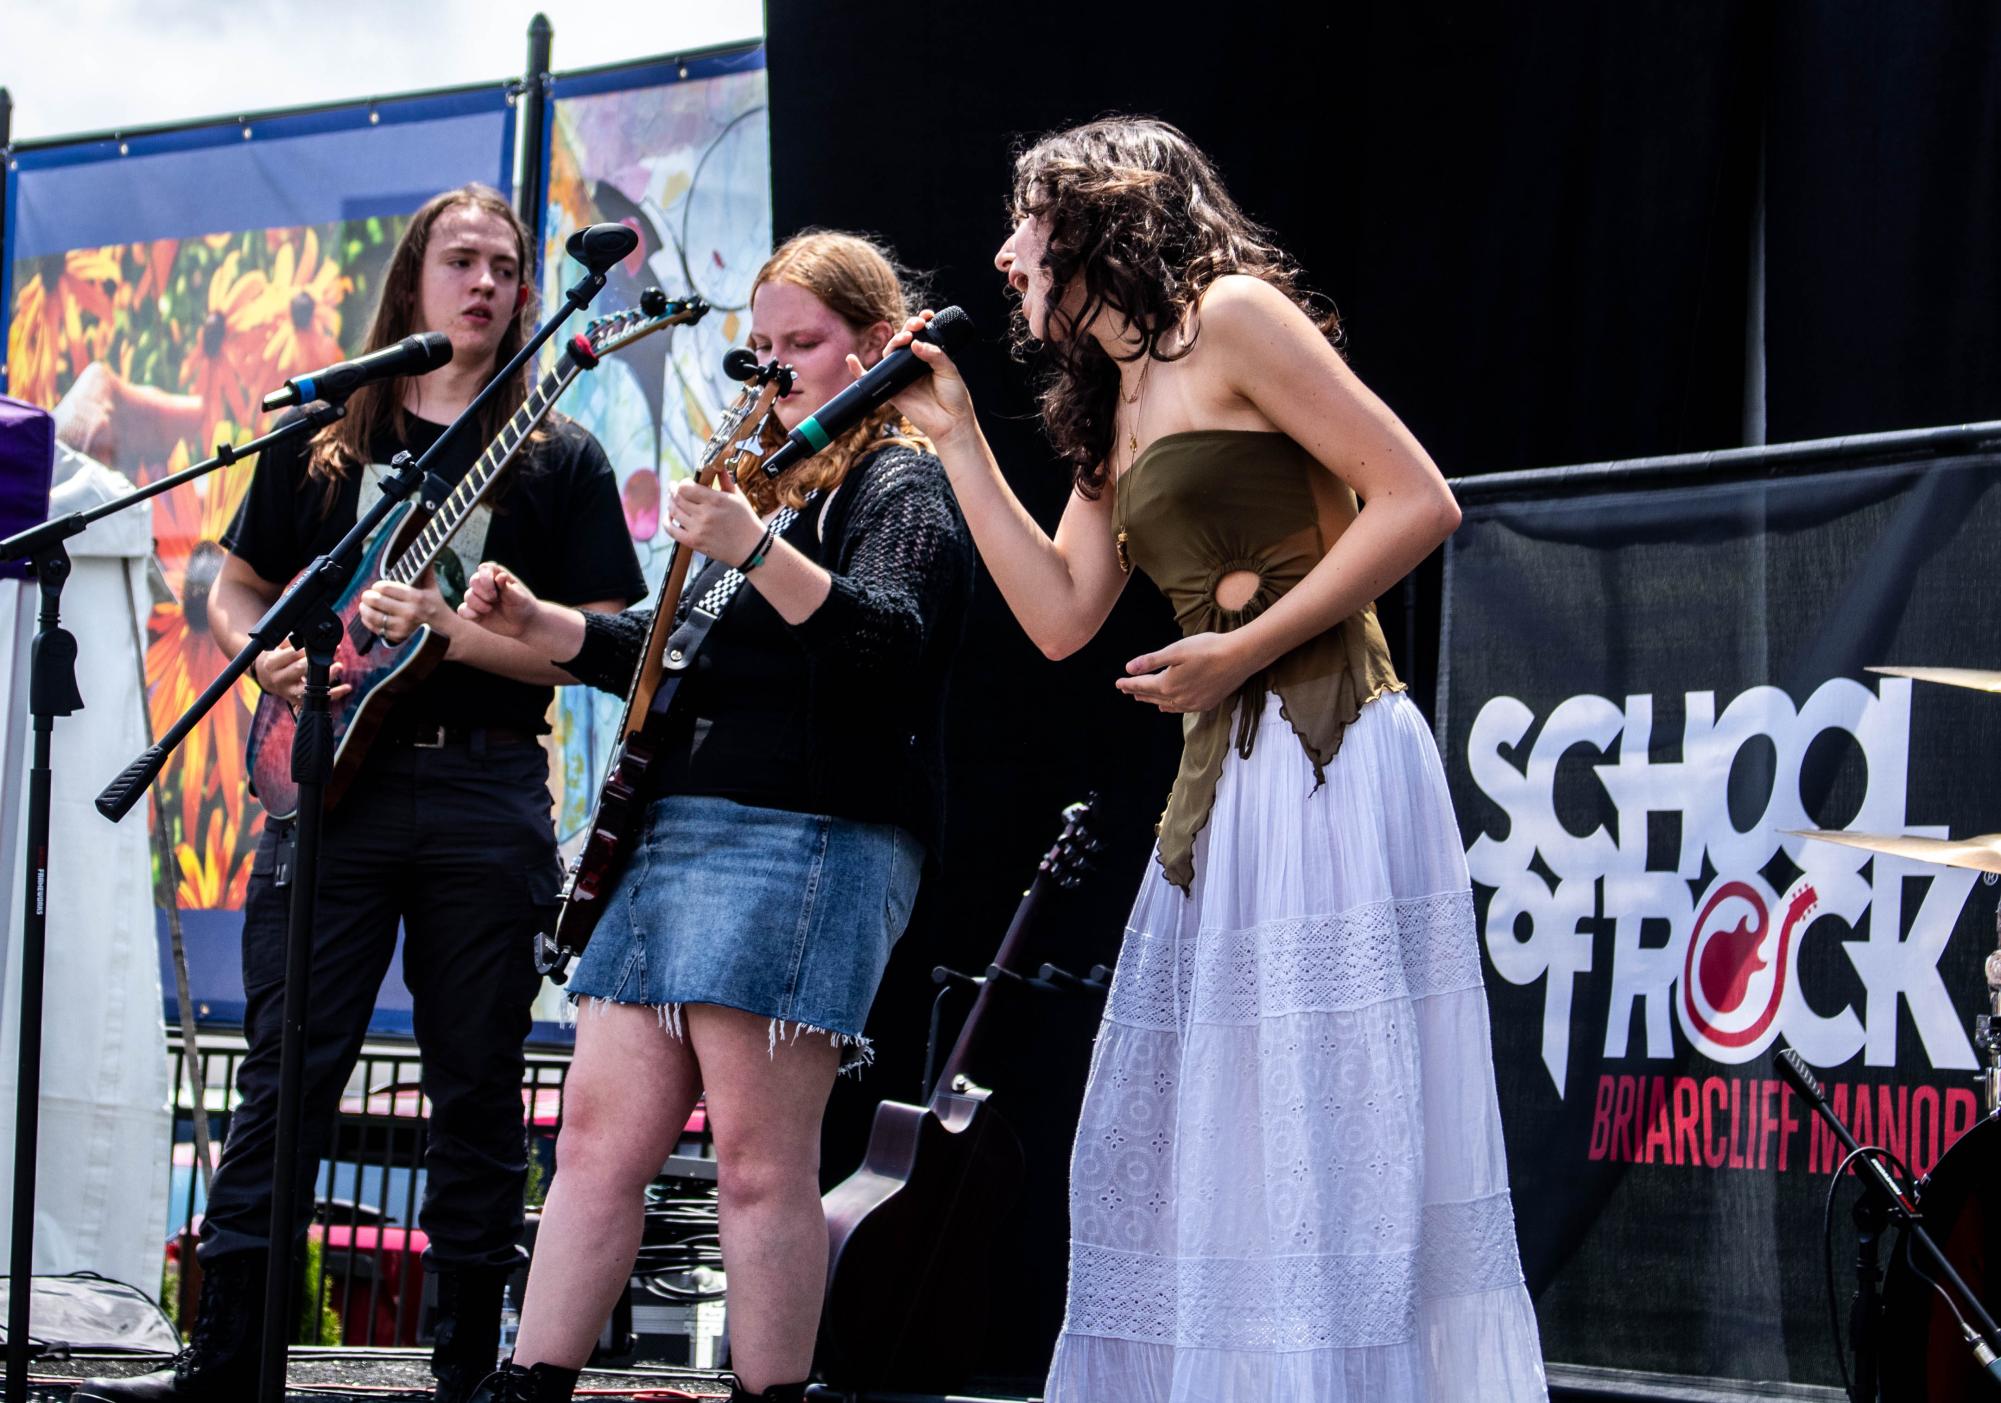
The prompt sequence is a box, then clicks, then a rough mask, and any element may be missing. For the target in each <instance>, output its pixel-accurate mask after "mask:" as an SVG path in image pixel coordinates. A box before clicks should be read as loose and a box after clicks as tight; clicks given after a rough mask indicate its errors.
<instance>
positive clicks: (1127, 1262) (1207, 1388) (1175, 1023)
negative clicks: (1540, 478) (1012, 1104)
mask: <svg viewBox="0 0 2001 1403" xmlns="http://www.w3.org/2000/svg"><path fill="white" fill-rule="evenodd" d="M1014 213H1015V221H1016V222H1015V227H1014V231H1013V233H1012V234H1011V235H1010V236H1009V237H1008V239H1007V241H1006V243H1005V244H1003V246H1002V247H1001V250H1000V252H999V254H998V255H997V257H996V259H995V262H996V264H997V266H998V267H999V268H1000V270H1001V271H1002V272H1003V273H1004V274H1005V275H1006V276H1007V279H1008V284H1009V286H1010V288H1011V289H1012V290H1013V292H1014V293H1015V294H1016V295H1017V296H1018V297H1019V298H1020V308H1019V318H1018V320H1017V334H1018V338H1019V339H1020V340H1021V342H1022V343H1023V344H1025V345H1027V346H1029V347H1033V348H1036V349H1039V350H1041V351H1043V352H1044V353H1045V354H1046V356H1047V358H1048V360H1049V362H1050V364H1051V367H1052V368H1051V372H1050V376H1049V379H1048V382H1047V384H1046V387H1045V389H1044V391H1043V394H1042V410H1043V421H1044V424H1045V425H1046V427H1047V430H1048V433H1049V437H1050V439H1051V440H1052V441H1053V443H1054V444H1055V447H1056V450H1057V453H1058V454H1059V455H1060V456H1061V458H1062V459H1063V460H1064V462H1065V463H1066V464H1067V465H1068V466H1069V468H1070V471H1071V474H1072V477H1073V483H1074V490H1073V492H1072V494H1071V498H1070V501H1069V504H1068V506H1067V507H1066V508H1065V510H1064V513H1063V517H1062V520H1061V521H1060V522H1059V524H1058V525H1057V528H1056V532H1055V534H1054V536H1053V537H1051V536H1050V535H1048V534H1045V533H1044V531H1043V530H1042V528H1041V527H1040V526H1039V525H1037V523H1036V522H1035V521H1034V520H1033V519H1032V518H1030V517H1029V515H1028V514H1027V512H1026V511H1024V510H1023V509H1022V507H1021V505H1020V504H1019V502H1017V501H1016V499H1015V497H1014V495H1013V494H1012V492H1011V491H1010V490H1009V488H1008V486H1007V484H1006V482H1005V480H1004V479H1003V478H1002V476H1001V474H1000V471H999V469H998V467H997V466H996V465H995V463H994V459H993V455H992V453H991V451H990V450H989V449H988V447H987V445H986V442H985V440H984V438H983V436H982V435H981V433H980V429H979V425H978V422H977V420H976V419H975V417H974V414H973V407H972V403H971V399H970V397H969V396H968V394H967V392H966V387H965V384H964V382H963V381H962V380H961V379H959V377H958V376H957V374H956V373H955V372H954V371H953V369H952V367H951V363H950V360H949V358H948V357H946V356H945V355H944V354H943V353H942V352H940V351H939V350H937V349H936V348H933V347H930V346H927V345H923V344H921V343H920V344H918V346H917V348H916V353H917V354H918V355H919V356H920V357H921V358H923V359H924V360H926V361H927V362H929V363H930V364H931V365H932V367H933V370H934V372H935V373H934V374H933V375H932V376H930V377H929V378H928V379H924V380H920V381H917V382H916V383H915V384H913V385H912V386H911V387H910V388H909V389H908V390H906V391H904V392H902V393H901V394H899V395H898V397H897V400H896V403H897V405H898V407H899V408H900V409H902V410H903V412H904V413H905V414H907V415H908V416H909V418H910V419H911V421H912V422H913V423H915V424H916V425H917V426H918V427H919V428H920V429H922V430H923V431H924V432H925V433H927V434H929V435H930V436H931V438H932V440H933V442H934V443H936V444H937V448H938V455H939V457H940V459H941V460H942V461H943V462H944V464H945V467H946V470H947V472H948V473H949V474H950V477H951V481H952V486H953V489H954V491H955V493H956V494H957V496H958V500H959V504H960V507H961V508H962V510H963V511H964V512H965V514H966V519H967V523H968V525H969V526H970V527H971V528H972V533H973V539H974V542H975V544H976V545H977V546H978V547H979V550H980V553H981V556H982V557H983V559H984V560H985V562H986V565H987V567H988V569H989V570H990V571H991V572H992V574H993V577H994V581H995V583H996V584H997V585H998V586H999V587H1000V590H1001V593H1002V594H1003V595H1004V596H1005V597H1006V599H1007V601H1008V604H1009V606H1010V607H1011V608H1012V609H1013V610H1014V614H1015V617H1016V618H1017V619H1018V620H1020V622H1021V624H1022V626H1023V627H1024V628H1025V629H1026V630H1027V631H1028V634H1029V636H1030V637H1031V638H1033V639H1034V640H1035V642H1036V643H1037V644H1039V645H1040V646H1041V647H1042V649H1043V650H1044V651H1045V652H1046V653H1047V654H1049V655H1050V656H1051V657H1063V656H1065V655H1066V654H1068V653H1071V652H1074V651H1075V650H1076V649H1077V648H1079V647H1080V646H1082V645H1083V644H1084V643H1085V642H1086V641H1087V640H1088V639H1090V637H1091V636H1092V635H1093V634H1094V633H1096V632H1097V630H1098V628H1099V627H1100V626H1101V625H1102V624H1103V622H1104V620H1105V617H1106V615H1107V614H1108V613H1109V612H1110V610H1111V608H1112V605H1113V602H1114V601H1115V600H1116V599H1117V598H1118V596H1119V593H1120V591H1121V590H1122V589H1123V588H1124V587H1125V583H1126V580H1127V578H1128V575H1129V573H1130V572H1131V571H1132V570H1133V569H1134V568H1137V569H1139V570H1142V571H1144V572H1145V573H1146V574H1147V575H1148V576H1149V577H1150V578H1151V579H1152V580H1153V581H1154V583H1155V584H1156V585H1157V586H1158V587H1159V588H1160V589H1161V590H1162V591H1163V592H1164V593H1165V594H1166V595H1167V597H1168V599H1169V600H1170V602H1171V603H1172V604H1173V605H1174V609H1175V613H1176V615H1177V618H1178V620H1179V622H1180V625H1181V632H1182V636H1181V638H1179V639H1178V640H1175V641H1173V642H1170V643H1167V644H1165V645H1163V646H1162V647H1160V648H1157V649H1155V650H1154V651H1152V652H1150V653H1148V654H1146V655H1144V656H1142V657H1138V658H1135V659H1133V660H1132V661H1131V662H1130V663H1129V664H1128V665H1127V674H1128V675H1127V676H1125V677H1122V678H1120V679H1118V681H1117V684H1116V685H1117V686H1118V688H1119V689H1120V690H1121V691H1123V692H1124V693H1125V694H1126V695H1128V696H1130V697H1132V698H1133V699H1134V700H1135V701H1137V702H1140V703H1142V704H1145V705H1150V706H1155V707H1158V708H1160V709H1161V710H1163V711H1169V712H1176V713H1179V714H1181V715H1183V716H1184V718H1185V722H1186V725H1185V744H1184V749H1183V754H1182V760H1181V766H1180V770H1179V773H1178V774H1177V776H1176V778H1175V783H1174V789H1173V792H1172V794H1171V796H1170V797H1169V799H1168V802H1167V809H1166V812H1165V814H1164V815H1163V816H1162V819H1161V825H1160V834H1159V844H1158V847H1157V850H1156V859H1157V863H1158V870H1157V871H1154V872H1151V873H1149V874H1148V876H1147V877H1146V878H1145V879H1144V880H1143V882H1142V884H1141V889H1140V892H1139V897H1138V900H1137V901H1136V902H1135V904H1134V907H1133V913H1132V919H1131V922H1130V923H1129V925H1128V926H1127V928H1126V937H1125V943H1124V946H1123V949H1122V950H1121V952H1120V955H1119V960H1118V969H1117V974H1116V976H1115V978H1114V980H1113V984H1112V990H1111V996H1110V999H1109V1002H1108V1005H1107V1008H1106V1013H1105V1020H1104V1024H1103V1027H1102V1029H1101V1031H1100V1033H1099V1037H1098V1043H1097V1049H1096V1051H1095V1053H1094V1055H1093V1057H1092V1062H1091V1075H1090V1082H1089V1086H1088V1088H1087V1090H1086V1093H1085V1101H1084V1108H1083V1113H1082V1121H1081V1123H1080V1125H1079V1127H1078V1133H1077V1140H1076V1149H1075V1156H1074V1159H1073V1161H1072V1167H1071V1189H1070V1210H1071V1254H1070V1284H1069V1302H1068V1310H1067V1314H1066V1319H1065V1322H1064V1329H1063V1333H1062V1336H1061V1337H1060V1339H1059V1340H1058V1343H1057V1347H1056V1354H1055V1358H1054V1360H1053V1362H1052V1365H1051V1370H1050V1377H1049V1383H1048V1389H1047V1392H1046V1397H1047V1398H1048V1400H1049V1403H1198V1400H1199V1401H1200V1403H1208V1401H1209V1400H1214V1399H1252V1398H1255V1399H1258V1400H1260V1403H1308V1401H1309V1400H1312V1403H1328V1400H1350V1403H1362V1400H1368V1403H1384V1401H1385V1400H1388V1401H1389V1403H1418V1400H1448V1399H1449V1400H1475V1399H1478V1400H1482V1403H1485V1401H1486V1400H1504V1401H1512V1400H1523V1399H1540V1398H1543V1397H1544V1396H1545V1393H1546V1389H1545V1385H1544V1382H1543V1372H1542V1365H1541V1359H1540V1353H1539V1347H1538V1343H1537V1333H1536V1325H1535V1317H1534V1314H1533V1311H1532V1309H1531V1307H1530V1303H1529V1298H1528V1293H1527V1291H1526V1289H1525V1288H1524V1286H1523V1283H1522V1274H1521V1267H1520V1264H1519V1260H1518V1257H1517V1253H1516V1247H1515V1234H1514V1219H1513V1209H1512V1205H1511V1201H1510V1198H1509V1194H1508V1178H1507V1165H1506V1163H1505V1159H1504V1157H1503V1153H1502V1145H1501V1136H1500V1118H1499V1109H1498V1104H1497V1101H1496V1097H1495V1092H1494V1070H1493V1060H1492V1052H1491V1049H1490V1047H1489V1037H1488V1025H1487V1006H1486V997H1485V991H1484V989H1483V987H1482V984H1481V965H1480V954H1479V948H1478V943H1477V938H1476V934H1475V930H1474V922H1473V903H1472V893H1471V891H1470V888H1469V885H1468V881H1467V874H1466V865H1465V859H1464V855H1463V854H1462V852H1461V850H1460V847H1459V830H1458V827H1457V824H1456V823H1455V821H1454V819H1453V815H1452V807H1451V801H1450V798H1449V797H1448V795H1447V793H1446V789H1445V779H1444V773H1443V770H1442V768H1441V766H1440V764H1439V760H1438V754H1437V751H1436V749H1435V748H1434V746H1433V743H1432V739H1431V732H1430V730H1429V728H1428V727H1427V725H1426V724H1425V721H1424V718H1423V717H1422V716H1421V715H1420V714H1419V713H1418V710H1417V708H1416V707H1415V706H1413V705H1412V704H1411V702H1410V701H1409V700H1408V699H1407V698H1406V697H1405V696H1404V695H1403V684H1402V683H1401V682H1399V681H1398V680H1397V677H1396V674H1395V672H1394V671H1393V670H1392V668H1391V665H1390V657H1389V650H1388V648H1387V646H1386V645H1385V643H1384V639H1383V634H1382V630H1381V628H1380V627H1379V626H1378V624H1377V622H1376V616H1375V609H1374V604H1373V601H1374V599H1375V598H1376V597H1377V596H1378V595H1379V594H1381V593H1382V592H1383V591H1384V590H1385V589H1387V588H1389V586H1390V585H1392V584H1393V583H1395V582H1396V581H1397V580H1398V579H1399V578H1400V577H1401V576H1403V575H1404V574H1405V573H1406V572H1408V571H1409V570H1410V569H1411V568H1412V567H1413V566H1415V565H1416V564H1417V563H1418V562H1419V561H1421V560H1422V559H1423V558H1424V557H1425V556H1426V555H1427V554H1429V553H1430V552H1431V551H1432V550H1433V549H1434V548H1435V547H1436V546H1437V545H1438V544H1439V542H1440V541H1442V540H1443V539H1444V538H1445V537H1446V536H1447V535H1448V534H1449V533H1450V532H1451V531H1452V529H1453V528H1454V526H1455V525H1456V524H1457V523H1458V519H1459V514H1458V508H1457V507H1456V505H1455V504H1454V502H1453V500H1452V494H1451V491H1450V490H1449V489H1448V488H1447V486H1446V484H1445V482H1444V479H1443V478H1442V477H1441V476H1440V474H1439V471H1438V469H1437V468H1436V467H1435V466H1434V465H1433V464H1432V461H1431V459H1430V458H1429V457H1428V456H1426V454H1425V451H1424V449H1423V448H1422V447H1421V446H1420V445H1419V444H1418V442H1417V440H1416V439H1415V438H1413V437H1412V436H1411V434H1410V432H1409V431H1408V430H1407V429H1406V428H1405V427H1404V426H1403V425H1402V424H1401V423H1400V422H1399V421H1398V420H1397V418H1396V416H1395V415H1394V414H1392V413H1391V412H1390V410H1389V409H1388V408H1387V407H1386V406H1385V405H1384V404H1383V403H1382V401H1381V400H1379V399H1377V398H1376V397H1375V396H1374V395H1373V394H1371V393H1370V392H1369V391H1368V389H1367V388H1366V387H1365V386H1363V385H1362V383H1361V382H1360V381H1359V380H1358V379H1357V378H1356V377H1355V375H1354V372H1353V371H1351V370H1350V369H1349V368H1348V366H1347V364H1346V362H1345V361H1343V359H1342V357H1341V355H1340V354H1339V353H1338V351H1337V350H1336V349H1335V346H1334V344H1333V343H1334V334H1335V331H1336V322H1335V320H1334V317H1333V315H1332V312H1331V310H1317V309H1316V308H1315V307H1314V304H1313V303H1312V302H1311V301H1310V300H1309V299H1307V298H1305V297H1303V296H1302V295H1301V293H1300V291H1299V288H1298V283H1297V277H1296V274H1295V272H1294V269H1293V265H1292V263H1291V261H1290V260H1289V259H1288V258H1287V257H1286V256H1285V255H1284V253H1282V252H1281V251H1280V250H1279V249H1278V248H1277V247H1276V246H1275V245H1274V244H1273V242H1272V241H1271V239H1270V237H1269V236H1268V235H1266V234H1265V233H1264V232H1263V231H1262V230H1261V229H1259V228H1258V227H1257V226H1256V225H1255V224H1253V223H1252V222H1251V221H1250V220H1249V219H1248V218H1247V217H1246V216H1245V215H1244V214H1243V212H1242V211H1241V210H1240V209H1239V208H1238V206H1237V204H1236V203H1235V201H1234V200H1232V199H1231V197H1230V195H1229V193H1228V192H1227V191H1226V190H1225V189H1224V187H1223V184H1222V181H1221V179H1220V178H1219V177H1218V175H1217V172H1216V170H1215V167H1214V166H1213V165H1212V164H1211V163H1210V161H1209V160H1208V158H1207V157H1205V156H1204V155H1203V154H1202V153H1201V152H1200V151H1199V150H1197V149H1196V148H1195V147H1194V145H1193V144H1192V143H1190V142H1189V141H1188V139H1187V138H1186V137H1185V136H1183V135H1182V134H1181V133H1180V132H1179V131H1177V130H1176V129H1175V128H1173V127H1172V126H1169V125H1168V124H1167V123H1165V122H1159V121H1153V120H1146V119H1135V118H1113V119H1108V120H1104V121H1099V122H1093V123H1091V124H1089V125H1086V126H1082V127H1077V128H1074V129H1072V130H1069V131H1065V132H1060V133H1057V134H1055V135H1053V136H1050V137H1047V138H1045V139H1044V140H1042V141H1040V142H1038V143H1036V144H1035V145H1034V146H1032V147H1030V148H1029V149H1028V150H1027V151H1025V152H1024V153H1023V154H1022V155H1021V156H1020V158H1019V159H1018V160H1017V162H1016V165H1015V187H1014ZM921 324H922V323H921V320H913V321H912V322H910V323H908V324H907V325H906V327H905V330H904V332H903V333H901V335H900V336H899V337H898V339H897V340H896V341H892V343H891V345H892V347H894V346H898V345H901V344H903V343H904V341H905V339H906V338H908V337H909V336H910V335H911V334H912V332H914V331H915V330H916V329H917V328H918V327H919V326H921Z"/></svg>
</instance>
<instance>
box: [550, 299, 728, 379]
mask: <svg viewBox="0 0 2001 1403" xmlns="http://www.w3.org/2000/svg"><path fill="white" fill-rule="evenodd" d="M708 314H709V304H708V303H707V302H705V301H703V300H702V299H701V298H700V297H669V296H668V295H667V294H666V293H664V292H662V291H661V290H660V289H659V288H657V287H649V288H647V289H646V290H645V291H644V292H642V293H640V294H639V305H638V306H637V307H627V308H626V309H625V310H624V311H620V312H607V313H605V314H604V315H603V316H601V317H592V318H591V319H590V321H588V322H586V323H585V324H584V329H583V330H582V331H581V332H579V333H578V334H577V336H576V338H574V339H573V340H572V342H571V346H572V349H573V350H574V349H578V348H577V345H576V343H577V342H578V341H581V342H582V343H583V347H582V349H585V350H588V352H589V354H588V356H583V355H580V356H579V359H580V360H583V361H584V362H585V363H586V364H589V363H592V362H595V361H596V360H598V359H599V358H600V357H603V356H608V355H610V354H611V353H612V352H614V351H622V350H624V349H625V348H626V347H627V346H630V345H631V344H632V343H633V342H635V341H638V340H640V339H641V338H643V337H647V336H651V335H652V334H653V333H654V332H656V331H665V330H666V329H667V328H668V327H670V326H693V325H694V324H695V323H696V322H698V321H700V320H701V319H702V318H703V317H706V316H707V315H708Z"/></svg>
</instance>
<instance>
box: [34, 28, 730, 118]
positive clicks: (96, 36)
mask: <svg viewBox="0 0 2001 1403" xmlns="http://www.w3.org/2000/svg"><path fill="white" fill-rule="evenodd" d="M538 10H539V11H541V12H542V13H544V14H547V15H548V16H549V20H550V23H551V24H552V25H553V26H554V28H555V63H556V66H557V69H558V71H561V70H563V69H570V68H588V67H595V66H597V65H599V64H606V63H619V62H624V61H627V60H631V59H636V58H645V57H649V56H651V55H654V54H663V53H673V52H675V51H676V50H678V49H695V48H705V47H708V46H710V45H713V44H723V43H730V42H734V41H737V40H742V39H754V38H757V37H760V36H761V34H762V32H763V22H764V17H763V10H762V8H761V6H760V5H759V4H758V3H757V0H654V3H647V4H634V5H618V6H605V5H603V4H600V3H590V2H589V0H540V2H539V3H537V0H343V2H342V3H340V4H337V5H329V4H326V3H324V0H231V3H227V4H224V3H217V2H216V0H63V3H60V4H58V3H56V2H55V0H0V34H4V35H5V36H6V45H5V50H4V53H0V85H4V86H5V87H7V89H8V90H9V91H10V92H11V93H12V95H13V98H14V130H13V135H14V139H15V140H17V141H22V140H34V139H39V138H44V137H53V136H64V135H74V134H79V133H83V132H98V131H108V130H114V129H120V128H132V127H143V126H157V125H160V124H162V123H171V122H185V121H189V120H191V119H196V118H201V117H231V116H235V115H236V114H238V113H241V112H252V111H259V110H263V109H267V108H275V107H296V106H302V105H310V104H315V103H324V102H340V101H343V100H346V99H349V98H365V97H375V96H385V95H388V94H392V93H399V92H409V91H412V90H417V89H424V88H439V87H454V86H457V85H460V84H467V83H481V82H502V81H505V80H506V79H508V78H510V77H514V76H516V75H518V74H519V73H520V72H521V71H522V69H523V67H524V66H525V61H526V58H527V53H528V37H527V35H528V22H529V19H530V18H531V17H532V16H533V15H534V14H535V13H536V12H537V11H538Z"/></svg>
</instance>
